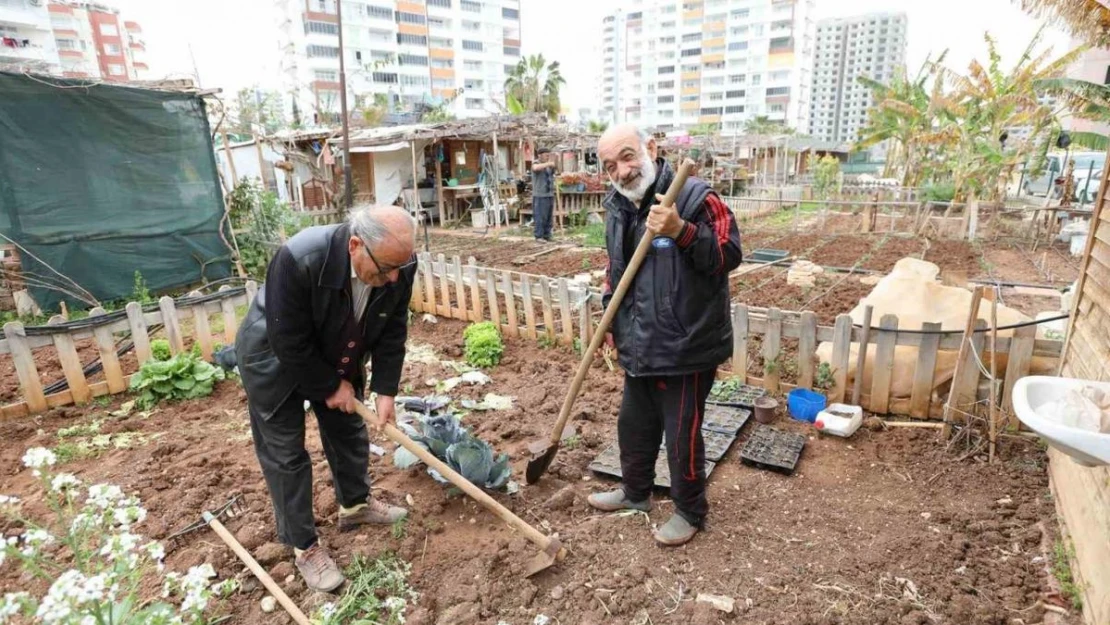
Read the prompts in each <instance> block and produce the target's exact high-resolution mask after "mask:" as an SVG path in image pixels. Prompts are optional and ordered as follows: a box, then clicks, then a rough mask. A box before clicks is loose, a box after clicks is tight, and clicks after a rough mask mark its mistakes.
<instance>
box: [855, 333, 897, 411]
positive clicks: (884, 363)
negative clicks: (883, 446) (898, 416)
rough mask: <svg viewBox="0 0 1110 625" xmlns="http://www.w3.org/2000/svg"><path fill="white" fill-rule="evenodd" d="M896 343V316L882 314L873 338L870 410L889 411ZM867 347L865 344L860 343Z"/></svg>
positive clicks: (861, 346) (862, 346)
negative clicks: (873, 358) (876, 332)
mask: <svg viewBox="0 0 1110 625" xmlns="http://www.w3.org/2000/svg"><path fill="white" fill-rule="evenodd" d="M897 343H898V317H896V316H894V315H883V317H882V319H880V320H879V335H878V337H876V339H875V364H874V365H872V367H871V401H869V402H868V409H869V410H870V411H871V412H875V413H879V414H886V413H887V412H889V411H890V385H891V382H892V381H893V377H894V347H895V345H897ZM860 348H861V349H867V346H866V345H860Z"/></svg>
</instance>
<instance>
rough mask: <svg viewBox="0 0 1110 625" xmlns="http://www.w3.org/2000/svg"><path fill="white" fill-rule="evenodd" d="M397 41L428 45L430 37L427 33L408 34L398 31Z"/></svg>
mask: <svg viewBox="0 0 1110 625" xmlns="http://www.w3.org/2000/svg"><path fill="white" fill-rule="evenodd" d="M397 43H407V44H410V45H414V46H426V45H428V37H427V35H406V34H405V33H397Z"/></svg>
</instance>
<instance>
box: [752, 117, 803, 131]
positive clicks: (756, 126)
mask: <svg viewBox="0 0 1110 625" xmlns="http://www.w3.org/2000/svg"><path fill="white" fill-rule="evenodd" d="M793 133H794V129H793V128H790V127H788V126H786V125H785V124H784V123H782V122H777V121H771V119H770V118H769V117H767V116H766V115H756V116H755V117H753V118H751V119H749V120H748V121H746V122H744V134H747V135H789V134H793Z"/></svg>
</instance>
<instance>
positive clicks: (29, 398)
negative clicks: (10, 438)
mask: <svg viewBox="0 0 1110 625" xmlns="http://www.w3.org/2000/svg"><path fill="white" fill-rule="evenodd" d="M4 336H5V337H7V339H8V349H10V350H11V352H12V361H13V362H14V363H15V373H16V375H17V376H18V377H19V386H20V388H21V389H22V390H23V399H24V400H26V402H27V408H28V409H29V410H30V411H31V413H32V414H34V413H36V412H43V411H44V410H46V396H45V395H44V394H43V392H42V380H41V379H39V370H38V367H36V366H35V356H34V354H32V353H31V346H30V345H29V344H28V343H27V331H26V329H24V327H23V324H22V323H21V322H19V321H9V322H8V323H5V324H4Z"/></svg>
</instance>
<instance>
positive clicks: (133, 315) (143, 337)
mask: <svg viewBox="0 0 1110 625" xmlns="http://www.w3.org/2000/svg"><path fill="white" fill-rule="evenodd" d="M224 301H225V302H227V304H228V305H229V306H230V305H231V301H230V300H224ZM231 316H232V318H234V317H235V310H234V309H232V311H231ZM127 325H129V326H130V327H131V342H132V343H133V344H134V345H135V359H136V360H138V362H139V366H142V364H143V363H144V362H146V361H148V360H150V334H149V333H148V331H147V329H146V319H145V318H144V317H143V307H142V306H141V305H140V304H139V302H129V303H128V304H127ZM233 342H235V335H234V334H232V335H231V338H230V339H229V340H228V343H229V344H230V343H233ZM70 386H72V384H71V385H70Z"/></svg>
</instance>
